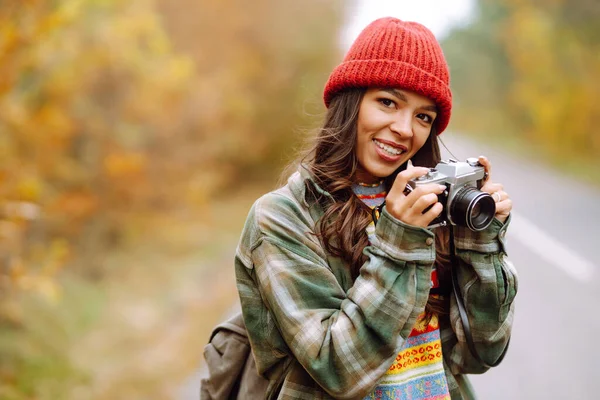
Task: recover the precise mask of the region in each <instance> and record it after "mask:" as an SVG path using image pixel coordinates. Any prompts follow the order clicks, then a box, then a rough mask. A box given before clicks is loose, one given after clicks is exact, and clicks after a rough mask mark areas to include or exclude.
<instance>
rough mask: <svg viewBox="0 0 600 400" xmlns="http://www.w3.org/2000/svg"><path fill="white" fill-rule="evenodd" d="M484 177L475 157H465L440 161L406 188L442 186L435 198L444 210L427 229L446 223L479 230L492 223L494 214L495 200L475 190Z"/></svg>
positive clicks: (410, 182)
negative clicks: (444, 187) (443, 186)
mask: <svg viewBox="0 0 600 400" xmlns="http://www.w3.org/2000/svg"><path fill="white" fill-rule="evenodd" d="M486 179H487V173H486V171H485V168H484V167H483V166H482V165H481V164H480V163H479V161H478V160H477V159H476V158H468V159H467V160H466V161H465V162H461V161H457V160H454V159H449V160H442V161H440V162H439V163H438V164H437V165H436V166H435V168H431V169H430V170H429V172H428V173H427V174H426V175H423V176H421V177H419V178H417V179H415V180H412V181H409V183H408V185H407V187H406V191H407V192H410V191H412V190H413V189H414V188H415V187H417V186H420V185H425V184H429V183H437V184H440V185H445V186H446V190H445V191H444V192H443V193H442V194H439V195H438V201H439V202H440V203H441V204H442V205H443V206H444V209H443V210H442V212H441V213H440V215H439V216H438V217H436V218H435V219H434V220H433V221H432V223H431V224H430V225H429V228H435V227H437V226H445V225H447V224H448V223H450V224H452V225H458V226H466V227H467V228H469V229H471V230H472V231H481V230H483V229H485V228H487V227H488V226H489V225H490V224H491V223H492V221H493V219H494V215H495V214H496V203H495V201H494V199H493V198H492V196H490V195H489V194H488V193H485V192H482V191H480V190H479V189H481V187H482V186H483V184H484V182H485V180H486ZM428 209H429V208H428ZM428 209H426V210H425V211H427V210H428Z"/></svg>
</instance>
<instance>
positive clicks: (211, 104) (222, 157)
mask: <svg viewBox="0 0 600 400" xmlns="http://www.w3.org/2000/svg"><path fill="white" fill-rule="evenodd" d="M339 10H340V7H339V4H337V3H335V2H323V1H319V0H309V1H308V2H302V3H298V2H293V1H287V0H284V1H277V2H273V1H265V0H258V1H255V2H245V1H239V0H226V1H219V2H213V1H204V0H196V1H190V0H185V1H181V2H169V1H150V0H133V1H127V2H122V1H117V0H76V1H45V0H28V1H13V2H2V6H1V7H0V76H1V78H0V154H1V155H2V156H1V157H0V195H1V197H0V206H1V211H2V220H1V221H0V237H1V239H2V240H1V242H0V243H1V244H0V246H1V247H0V338H1V339H0V342H1V343H2V344H0V398H3V399H13V398H14V399H25V398H27V399H31V398H37V399H42V398H44V399H59V398H67V397H73V398H85V397H96V398H101V397H105V398H112V399H114V398H118V397H115V396H126V393H128V392H127V391H126V390H125V389H123V387H121V388H120V389H121V391H119V390H118V389H119V385H118V384H117V383H116V381H115V380H112V381H111V380H110V379H109V380H108V382H104V386H112V388H111V389H110V390H108V389H106V390H101V389H98V387H100V386H102V385H100V384H98V383H97V382H95V381H94V379H96V378H94V377H90V376H89V372H90V371H91V370H89V369H88V370H86V369H85V368H81V362H82V357H81V354H80V353H79V354H74V352H75V350H74V349H77V348H79V347H80V346H81V343H82V342H86V340H87V339H85V337H86V336H87V335H88V333H90V332H92V327H94V329H96V330H100V331H101V330H102V326H97V324H95V322H97V321H98V320H100V319H101V318H102V317H101V316H102V314H103V312H104V311H103V309H104V308H105V307H106V305H107V304H108V303H109V300H108V299H106V297H105V295H103V294H102V293H99V292H98V288H101V291H105V290H106V291H108V288H109V287H110V284H111V282H114V281H115V280H119V279H123V277H124V276H126V273H125V272H123V270H128V269H135V268H136V265H138V264H141V263H143V262H145V261H143V260H144V259H142V258H139V259H137V260H136V259H135V258H134V259H133V260H132V259H131V258H132V257H131V256H130V258H129V260H128V262H120V261H115V258H116V257H117V256H116V255H121V257H122V255H123V254H126V255H127V254H131V251H132V250H131V249H133V248H134V247H135V246H138V247H139V246H142V249H144V250H142V252H145V253H151V254H153V255H154V256H155V258H156V257H159V258H160V257H161V256H162V257H165V255H164V254H162V255H161V247H160V246H161V245H164V246H168V243H165V242H160V239H163V240H167V241H171V242H176V241H178V240H179V239H182V240H181V241H182V242H183V244H179V247H178V248H179V249H180V250H181V249H183V250H181V251H187V252H196V253H197V252H200V251H202V248H200V247H199V243H198V241H199V239H197V240H196V241H194V238H188V237H186V238H181V237H176V236H175V237H169V233H172V232H173V228H172V227H173V226H182V225H185V224H186V223H187V225H193V224H194V223H196V224H200V225H201V222H200V221H201V218H202V217H201V216H200V214H201V210H203V209H204V208H205V207H207V206H208V205H210V202H213V201H214V196H215V195H217V197H219V196H220V197H224V196H226V194H225V193H224V191H225V190H227V191H228V192H233V191H234V189H236V188H239V187H241V186H243V185H244V183H246V182H251V181H252V180H253V179H257V178H260V177H261V176H264V175H265V174H267V176H270V177H273V175H274V171H277V170H278V168H277V167H279V166H281V164H282V163H284V162H285V161H286V160H287V158H289V157H290V156H291V150H292V149H293V148H294V147H295V146H297V144H298V143H299V142H298V139H299V137H300V135H299V133H298V130H297V128H299V127H303V126H304V127H306V125H307V123H309V120H310V118H311V117H309V116H307V115H308V114H307V113H306V107H305V105H306V104H308V108H309V109H310V108H311V107H312V108H313V109H314V110H319V112H320V104H321V103H320V100H319V96H320V89H321V87H322V84H323V82H324V80H325V79H326V77H327V74H328V73H329V70H330V69H331V66H332V65H333V63H334V62H335V60H337V59H338V58H339V52H338V50H337V47H336V45H337V37H336V32H337V30H338V27H339V25H340V23H341V13H340V11H339ZM305 102H307V103H306V104H305ZM311 102H312V104H313V106H311ZM317 105H318V106H317ZM215 209H216V208H215ZM242 218H243V217H242ZM199 220H200V221H199ZM242 222H243V219H240V223H242ZM168 229H171V230H169V233H166V232H165V230H168ZM161 235H162V236H161ZM157 240H158V242H157ZM151 243H154V244H156V245H157V246H152V244H151ZM174 246H175V245H174ZM185 246H188V247H185ZM163 253H164V252H163ZM165 258H166V257H165ZM165 261H169V259H168V258H166V260H165ZM145 273H146V275H147V274H150V273H156V276H157V277H164V272H151V271H148V270H146V271H145ZM171 273H173V274H175V273H176V267H173V270H172V271H171ZM135 277H136V278H139V276H137V275H136V276H135ZM129 279H131V280H133V278H132V277H131V276H130V277H129ZM158 279H160V278H158ZM73 282H78V283H76V284H74V283H73ZM125 284H127V285H128V286H129V287H123V288H122V291H133V292H135V290H140V289H139V286H136V285H137V284H138V280H136V281H135V282H133V281H129V282H127V279H125V281H124V282H123V285H124V286H125ZM131 286H133V288H131ZM82 288H87V289H82ZM94 288H95V289H94ZM78 302H81V303H82V304H81V305H80V308H76V306H77V304H75V303H78ZM86 302H87V305H86ZM66 310H69V311H68V312H66ZM196 318H198V316H196ZM50 321H53V322H50ZM80 335H81V336H80ZM204 340H205V339H204V338H202V340H199V341H198V343H201V342H203V341H204ZM138 341H139V340H138ZM80 350H81V349H79V350H78V351H80ZM88 351H89V352H90V353H89V355H91V354H92V353H93V349H88ZM199 355H200V352H197V353H196V354H195V357H196V359H197V358H198V357H199ZM105 356H106V358H107V360H105V361H104V362H105V363H108V362H109V360H110V357H109V356H108V355H106V353H105ZM90 357H91V356H90ZM91 359H93V357H91ZM87 362H88V364H89V363H91V361H90V360H88V361H87ZM121 362H122V360H119V359H115V360H114V365H113V367H115V369H118V367H117V365H118V364H120V363H121ZM77 363H79V366H77V365H76V364H77ZM84 364H85V361H84ZM188 372H189V371H188ZM86 374H87V375H86ZM111 379H113V378H111ZM114 379H117V378H114ZM118 379H120V380H121V381H123V380H124V379H127V378H122V377H120V378H118ZM141 379H142V378H141V377H139V376H138V377H130V379H129V380H130V381H140V380H141ZM154 380H155V382H154V383H153V385H154V386H152V385H148V387H147V388H146V389H145V390H146V391H147V393H151V390H152V388H153V387H154V388H156V387H157V386H160V385H165V382H162V383H159V379H154ZM130 383H131V382H130ZM80 386H81V387H85V386H96V388H97V391H96V392H93V391H92V392H93V393H95V394H94V395H92V394H91V393H92V392H81V391H79V392H78V391H77V390H76V388H77V387H80ZM121 386H123V385H121ZM74 390H75V391H74ZM140 390H141V389H140ZM110 393H112V394H110ZM129 395H132V392H129ZM159 397H160V396H159ZM130 398H131V397H130Z"/></svg>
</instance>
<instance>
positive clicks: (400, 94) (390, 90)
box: [381, 88, 438, 113]
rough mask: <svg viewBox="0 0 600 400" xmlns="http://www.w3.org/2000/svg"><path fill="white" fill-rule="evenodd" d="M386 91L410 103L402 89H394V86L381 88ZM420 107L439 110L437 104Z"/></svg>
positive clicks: (434, 110)
mask: <svg viewBox="0 0 600 400" xmlns="http://www.w3.org/2000/svg"><path fill="white" fill-rule="evenodd" d="M381 90H383V91H384V92H388V93H389V94H391V95H392V96H395V97H397V98H399V99H400V100H402V101H404V102H406V103H408V99H407V98H406V95H405V94H404V93H402V92H401V91H400V90H398V89H392V88H385V89H381ZM419 108H422V109H424V110H428V111H433V112H435V113H437V112H438V109H437V107H436V106H435V104H432V105H426V106H421V107H419Z"/></svg>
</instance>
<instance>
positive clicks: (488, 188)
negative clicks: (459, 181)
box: [479, 181, 504, 194]
mask: <svg viewBox="0 0 600 400" xmlns="http://www.w3.org/2000/svg"><path fill="white" fill-rule="evenodd" d="M479 190H481V191H482V192H486V193H489V194H492V193H494V192H499V191H501V190H504V185H502V184H501V183H494V182H491V181H488V182H487V183H486V184H485V185H483V186H482V187H481V189H479Z"/></svg>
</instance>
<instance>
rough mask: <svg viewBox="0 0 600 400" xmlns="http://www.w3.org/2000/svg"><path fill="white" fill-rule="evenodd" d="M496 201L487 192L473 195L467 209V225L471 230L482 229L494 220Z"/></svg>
mask: <svg viewBox="0 0 600 400" xmlns="http://www.w3.org/2000/svg"><path fill="white" fill-rule="evenodd" d="M495 214H496V202H495V201H494V199H493V198H492V196H490V195H489V194H487V193H484V192H481V193H480V194H479V195H477V197H475V198H474V199H473V200H472V201H471V203H470V204H469V207H468V209H467V218H466V222H467V227H468V228H469V229H470V230H472V231H482V230H484V229H485V228H487V227H488V226H489V225H490V224H491V223H492V221H493V220H494V215H495Z"/></svg>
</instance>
